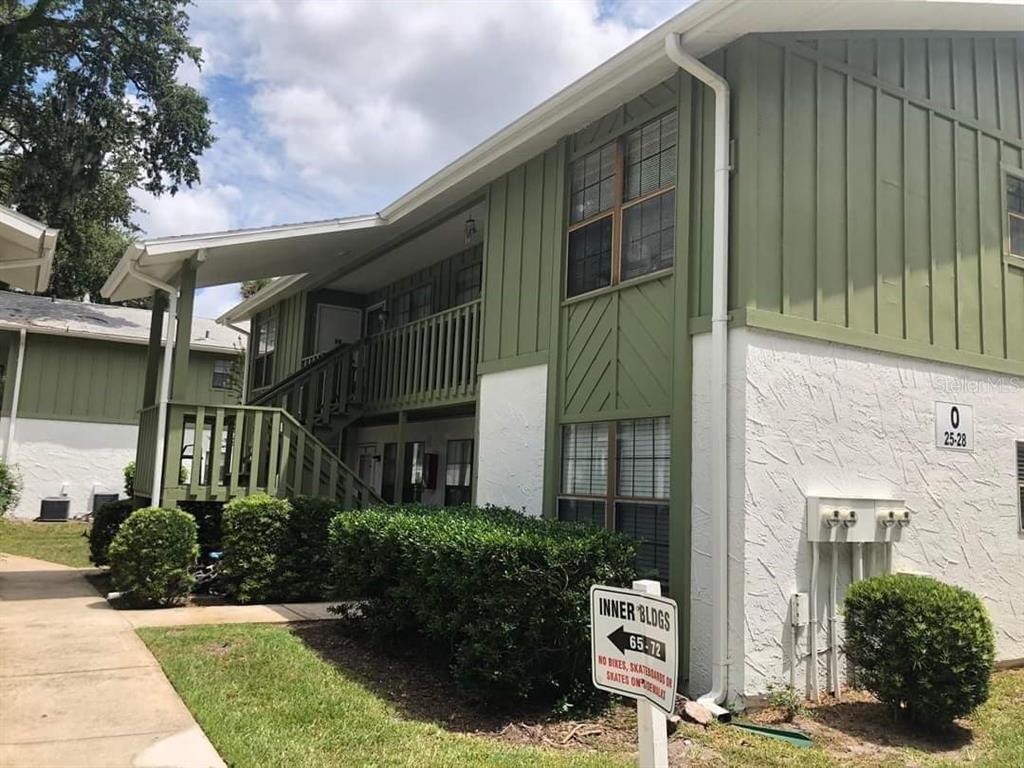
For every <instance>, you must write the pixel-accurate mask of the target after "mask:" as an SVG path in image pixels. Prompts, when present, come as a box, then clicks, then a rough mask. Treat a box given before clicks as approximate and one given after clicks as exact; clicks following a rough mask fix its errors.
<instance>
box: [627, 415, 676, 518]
mask: <svg viewBox="0 0 1024 768" xmlns="http://www.w3.org/2000/svg"><path fill="white" fill-rule="evenodd" d="M617 434H618V441H617V443H616V449H617V452H618V477H617V478H616V491H615V495H616V496H622V497H625V498H633V499H667V498H668V497H669V472H670V470H671V460H670V459H671V446H672V439H671V435H670V434H669V420H668V417H662V418H657V419H635V420H633V421H620V422H619V423H618V425H617Z"/></svg>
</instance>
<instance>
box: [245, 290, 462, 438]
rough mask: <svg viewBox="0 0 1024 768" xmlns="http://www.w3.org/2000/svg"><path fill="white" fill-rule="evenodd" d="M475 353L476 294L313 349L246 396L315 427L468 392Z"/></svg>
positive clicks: (450, 398) (454, 398)
mask: <svg viewBox="0 0 1024 768" xmlns="http://www.w3.org/2000/svg"><path fill="white" fill-rule="evenodd" d="M479 355H480V301H479V300H478V301H472V302H469V303H468V304H462V305H460V306H458V307H453V308H451V309H446V310H444V311H443V312H438V313H437V314H434V315H430V316H429V317H425V318H423V319H422V320H417V321H415V322H412V323H409V324H408V325H404V326H402V327H401V328H392V329H390V330H387V331H384V332H383V333H379V334H377V335H375V336H371V337H370V338H368V339H363V340H362V341H360V342H358V343H356V344H350V345H342V346H339V347H336V348H335V349H333V350H330V351H329V352H326V353H322V354H320V355H317V356H315V357H314V358H311V359H312V362H310V363H309V364H308V365H306V366H305V367H303V368H301V369H300V370H298V371H295V372H294V373H292V374H291V375H290V376H288V377H287V378H285V379H283V380H282V381H280V382H279V383H277V384H275V385H274V386H273V387H271V388H270V389H266V390H263V391H261V392H257V393H256V394H255V396H254V397H253V398H252V399H251V400H250V402H249V404H250V405H263V406H276V407H280V408H284V409H285V410H287V411H288V412H289V413H291V414H292V415H293V416H294V417H295V418H296V419H298V421H299V422H300V423H302V424H303V425H305V426H306V428H307V429H313V428H314V427H315V426H318V425H322V424H327V423H329V422H330V421H331V419H332V418H334V417H336V416H339V415H342V416H346V417H347V418H354V416H356V415H359V414H360V413H363V412H380V411H385V410H395V409H398V408H406V407H410V406H418V405H419V406H422V405H435V404H436V405H444V404H447V403H451V402H459V401H464V400H471V399H472V398H473V397H475V395H476V373H477V361H478V360H479Z"/></svg>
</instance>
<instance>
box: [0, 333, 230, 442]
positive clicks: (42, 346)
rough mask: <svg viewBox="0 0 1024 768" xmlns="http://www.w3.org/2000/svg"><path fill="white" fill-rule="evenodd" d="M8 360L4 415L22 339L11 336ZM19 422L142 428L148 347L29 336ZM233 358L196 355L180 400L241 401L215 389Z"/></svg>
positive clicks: (7, 408) (194, 354) (215, 403)
mask: <svg viewBox="0 0 1024 768" xmlns="http://www.w3.org/2000/svg"><path fill="white" fill-rule="evenodd" d="M4 337H5V339H4V342H5V344H6V346H7V348H8V350H10V351H11V354H9V355H8V358H7V359H8V361H9V362H8V365H7V376H6V383H5V387H4V404H3V413H4V415H7V414H9V413H10V409H11V399H12V395H13V388H14V379H13V376H14V367H13V361H16V360H17V347H18V334H17V333H5V334H4ZM26 338H27V344H26V347H25V360H24V368H23V370H22V379H21V394H20V397H19V402H18V418H19V419H21V418H25V419H54V420H66V421H91V422H97V423H104V424H136V423H137V422H138V415H139V409H140V408H141V407H142V391H143V384H144V383H145V379H146V346H145V345H144V344H126V343H116V342H110V341H97V340H92V339H83V338H71V337H64V336H51V335H47V334H40V333H30V334H28V335H27V337H26ZM231 358H232V356H231V355H230V354H226V353H225V354H219V353H215V352H203V351H197V350H195V349H193V350H192V352H191V355H190V360H189V375H188V379H187V381H186V388H185V392H183V393H181V394H180V395H176V398H177V399H181V400H188V401H190V402H201V403H209V404H213V405H221V404H232V403H237V402H238V401H239V397H238V394H237V393H236V392H232V391H230V390H223V389H214V388H213V386H212V384H213V369H214V364H215V362H216V361H217V360H230V359H231Z"/></svg>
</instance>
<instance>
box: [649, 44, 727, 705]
mask: <svg viewBox="0 0 1024 768" xmlns="http://www.w3.org/2000/svg"><path fill="white" fill-rule="evenodd" d="M665 52H666V53H667V54H668V57H669V58H670V59H671V60H672V61H673V62H674V63H675V64H677V65H678V66H679V67H680V68H681V69H683V70H684V71H686V72H688V73H689V74H691V75H693V76H694V77H695V78H697V79H698V80H700V81H701V82H702V83H704V84H705V85H707V86H708V87H709V88H711V90H713V91H714V92H715V187H714V230H713V246H712V270H711V271H712V299H711V537H712V543H711V577H712V586H711V605H712V610H711V613H712V617H711V690H710V691H708V692H707V693H706V694H704V695H703V696H701V697H700V698H699V699H698V701H700V703H702V704H704V705H705V706H708V707H709V708H711V710H712V711H713V712H714V713H715V714H716V715H719V716H720V715H722V714H725V710H724V709H722V708H721V707H720V706H718V705H720V704H721V703H722V702H723V701H725V698H726V696H727V695H728V693H729V467H728V459H729V451H728V442H727V440H728V424H729V421H728V411H727V407H728V389H729V367H728V362H729V172H730V171H731V170H732V169H731V167H730V165H729V83H728V82H727V81H726V80H725V78H723V77H722V76H720V75H719V74H718V73H717V72H714V71H713V70H712V69H710V68H709V67H708V66H707V65H705V64H703V63H702V62H701V61H699V60H698V59H697V58H696V57H694V56H691V55H690V54H689V53H687V52H686V51H684V50H683V45H682V38H681V36H680V35H677V34H670V35H668V36H667V37H666V38H665Z"/></svg>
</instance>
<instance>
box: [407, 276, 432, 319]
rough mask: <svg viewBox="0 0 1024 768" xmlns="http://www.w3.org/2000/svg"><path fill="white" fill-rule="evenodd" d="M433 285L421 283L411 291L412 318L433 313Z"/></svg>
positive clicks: (419, 317)
mask: <svg viewBox="0 0 1024 768" xmlns="http://www.w3.org/2000/svg"><path fill="white" fill-rule="evenodd" d="M433 297H434V286H433V285H431V284H430V283H427V284H426V285H421V286H420V287H419V288H416V289H415V290H413V291H412V314H411V319H412V320H419V319H421V318H424V317H427V316H428V315H430V314H432V313H433V311H434V310H433Z"/></svg>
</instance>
